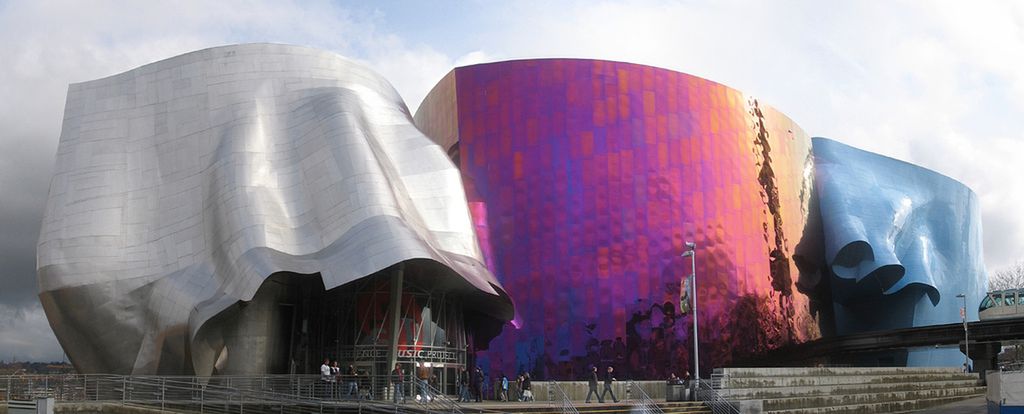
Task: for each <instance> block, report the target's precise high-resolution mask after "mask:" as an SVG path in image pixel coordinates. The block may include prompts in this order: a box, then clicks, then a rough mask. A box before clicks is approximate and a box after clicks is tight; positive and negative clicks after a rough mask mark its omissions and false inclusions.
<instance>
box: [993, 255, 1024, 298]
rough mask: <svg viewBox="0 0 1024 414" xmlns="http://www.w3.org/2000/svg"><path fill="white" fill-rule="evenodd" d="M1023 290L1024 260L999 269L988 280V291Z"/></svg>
mask: <svg viewBox="0 0 1024 414" xmlns="http://www.w3.org/2000/svg"><path fill="white" fill-rule="evenodd" d="M1007 289H1024V260H1020V261H1018V262H1017V263H1014V264H1012V265H1010V266H1008V267H1005V268H1003V269H1000V270H998V271H996V272H995V273H993V274H992V275H991V276H989V278H988V290H989V291H990V292H991V291H996V290H1007Z"/></svg>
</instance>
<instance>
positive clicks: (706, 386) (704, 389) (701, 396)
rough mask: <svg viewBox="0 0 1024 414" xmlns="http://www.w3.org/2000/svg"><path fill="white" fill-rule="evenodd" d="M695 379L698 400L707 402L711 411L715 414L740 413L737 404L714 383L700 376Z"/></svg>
mask: <svg viewBox="0 0 1024 414" xmlns="http://www.w3.org/2000/svg"><path fill="white" fill-rule="evenodd" d="M694 381H696V390H695V392H696V393H697V400H700V401H703V402H704V404H707V406H708V407H709V408H711V412H713V413H715V414H740V410H739V409H738V408H736V405H734V404H733V403H732V402H730V401H729V400H727V399H725V397H723V396H722V394H721V393H719V392H718V390H717V389H715V387H714V386H713V384H712V383H710V382H708V381H705V380H702V379H699V378H697V379H694Z"/></svg>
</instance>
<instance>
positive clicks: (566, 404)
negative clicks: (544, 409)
mask: <svg viewBox="0 0 1024 414" xmlns="http://www.w3.org/2000/svg"><path fill="white" fill-rule="evenodd" d="M548 390H554V391H557V392H558V395H560V396H561V397H562V414H580V411H579V410H578V409H576V406H574V405H572V400H571V399H570V398H569V396H568V395H567V394H566V393H565V390H563V389H562V386H561V385H558V381H548Z"/></svg>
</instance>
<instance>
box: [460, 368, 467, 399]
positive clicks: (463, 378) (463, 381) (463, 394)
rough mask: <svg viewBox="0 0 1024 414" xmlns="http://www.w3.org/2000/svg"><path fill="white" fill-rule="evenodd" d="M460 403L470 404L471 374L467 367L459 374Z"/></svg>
mask: <svg viewBox="0 0 1024 414" xmlns="http://www.w3.org/2000/svg"><path fill="white" fill-rule="evenodd" d="M459 402H469V372H467V371H466V367H462V371H460V372H459Z"/></svg>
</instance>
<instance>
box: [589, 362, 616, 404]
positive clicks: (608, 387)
mask: <svg viewBox="0 0 1024 414" xmlns="http://www.w3.org/2000/svg"><path fill="white" fill-rule="evenodd" d="M614 371H615V368H613V367H612V366H611V365H609V366H608V369H607V370H606V371H605V373H604V391H603V392H601V393H600V394H598V393H597V383H598V382H600V381H599V380H600V379H599V378H598V373H597V365H594V366H593V367H591V371H590V381H589V385H590V390H589V391H588V392H587V403H589V402H590V396H591V395H596V396H597V402H599V403H603V402H604V397H605V396H606V395H609V394H611V396H612V401H615V402H619V399H618V398H617V397H616V396H615V391H614V390H612V383H614V382H615V375H614V374H613V372H614Z"/></svg>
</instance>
